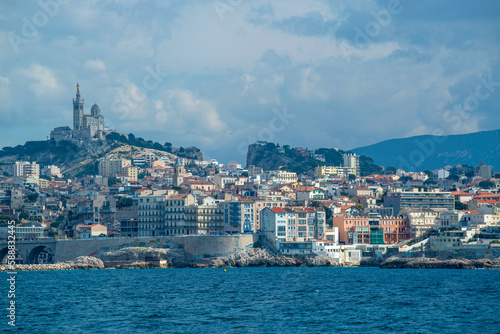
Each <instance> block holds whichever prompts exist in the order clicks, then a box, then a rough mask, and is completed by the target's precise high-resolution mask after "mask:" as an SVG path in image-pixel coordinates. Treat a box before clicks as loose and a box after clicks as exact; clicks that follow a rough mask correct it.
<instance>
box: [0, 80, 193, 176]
mask: <svg viewBox="0 0 500 334" xmlns="http://www.w3.org/2000/svg"><path fill="white" fill-rule="evenodd" d="M152 156H155V157H158V159H160V158H162V159H166V160H167V161H168V160H175V159H176V158H177V157H182V158H188V159H196V160H203V154H202V153H201V151H200V150H199V149H198V148H196V147H186V148H184V147H174V146H172V144H171V143H169V142H166V143H164V144H160V143H158V142H153V141H152V140H145V139H143V138H141V137H136V136H135V135H134V134H133V133H129V134H123V133H119V132H117V131H115V130H110V129H109V128H107V127H106V125H105V118H104V116H103V115H102V114H101V109H100V107H99V106H98V105H97V104H94V105H93V106H92V108H91V109H90V114H85V113H84V99H83V98H82V97H81V95H80V86H79V85H78V84H77V86H76V97H75V98H74V99H73V129H71V128H70V127H68V126H59V127H56V128H54V129H53V130H52V131H51V132H50V140H43V141H28V142H26V143H25V144H24V145H17V146H15V147H4V148H3V149H1V150H0V175H2V176H16V175H15V172H14V171H13V170H12V165H13V164H14V163H15V162H16V161H19V162H26V161H27V162H35V163H37V164H41V165H43V166H57V168H58V170H60V173H59V174H61V175H65V176H66V177H75V176H82V175H92V174H95V173H97V171H98V169H97V167H98V166H97V164H98V160H99V159H102V158H104V157H108V158H114V159H126V160H130V161H132V160H133V159H138V161H142V160H141V159H143V160H147V157H152Z"/></svg>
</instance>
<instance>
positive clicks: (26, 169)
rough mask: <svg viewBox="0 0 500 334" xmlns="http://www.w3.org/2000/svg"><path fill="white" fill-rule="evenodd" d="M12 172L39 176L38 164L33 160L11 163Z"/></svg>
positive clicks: (18, 174) (16, 174) (19, 174)
mask: <svg viewBox="0 0 500 334" xmlns="http://www.w3.org/2000/svg"><path fill="white" fill-rule="evenodd" d="M12 173H13V175H14V176H15V177H17V176H40V165H39V164H37V163H36V162H35V161H33V162H29V161H16V162H15V163H14V164H13V165H12Z"/></svg>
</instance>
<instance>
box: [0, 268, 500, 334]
mask: <svg viewBox="0 0 500 334" xmlns="http://www.w3.org/2000/svg"><path fill="white" fill-rule="evenodd" d="M0 275H1V276H2V277H5V279H3V280H2V281H3V282H4V283H2V285H1V286H2V287H4V289H3V291H4V292H0V294H1V295H2V296H1V298H0V300H1V301H2V307H1V309H3V310H4V311H3V312H4V313H5V315H6V316H7V313H8V311H7V306H8V303H9V301H10V300H11V299H9V298H8V290H9V285H8V283H9V282H7V281H6V278H9V275H8V274H7V273H1V274H0ZM15 295H16V296H15V305H16V310H15V312H16V314H15V316H16V318H15V327H13V326H11V325H9V324H8V321H9V319H8V318H7V317H5V318H4V319H3V321H2V323H1V324H0V328H1V329H2V330H3V331H7V332H23V333H121V334H123V333H202V334H204V333H435V334H437V333H500V270H451V269H418V270H417V269H416V270H411V269H379V268H308V267H299V268H226V269H225V271H224V269H223V268H212V269H171V268H169V269H115V270H113V269H110V270H76V271H39V272H18V273H17V275H16V282H15Z"/></svg>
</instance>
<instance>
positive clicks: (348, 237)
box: [333, 216, 370, 245]
mask: <svg viewBox="0 0 500 334" xmlns="http://www.w3.org/2000/svg"><path fill="white" fill-rule="evenodd" d="M333 226H336V227H338V228H339V243H340V244H343V245H352V244H369V243H370V225H369V224H368V218H367V217H356V216H337V217H335V216H334V217H333Z"/></svg>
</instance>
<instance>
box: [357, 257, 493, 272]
mask: <svg viewBox="0 0 500 334" xmlns="http://www.w3.org/2000/svg"><path fill="white" fill-rule="evenodd" d="M360 266H361V267H380V268H406V269H479V268H484V269H500V258H495V259H493V260H490V259H479V260H468V259H435V258H422V257H419V258H400V257H394V256H393V257H389V258H387V259H375V258H369V259H363V260H362V261H361V263H360Z"/></svg>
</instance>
